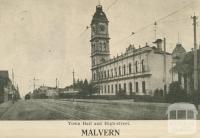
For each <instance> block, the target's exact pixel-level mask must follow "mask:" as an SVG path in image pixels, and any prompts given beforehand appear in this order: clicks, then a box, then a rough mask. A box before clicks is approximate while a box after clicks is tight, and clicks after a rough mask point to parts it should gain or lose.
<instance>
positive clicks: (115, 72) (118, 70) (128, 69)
mask: <svg viewBox="0 0 200 138" xmlns="http://www.w3.org/2000/svg"><path fill="white" fill-rule="evenodd" d="M140 65H141V66H140ZM139 66H140V67H141V70H140V71H141V72H145V71H146V70H145V65H144V60H142V61H141V63H139V62H138V61H136V62H135V72H136V73H138V72H139ZM131 73H133V67H132V64H131V63H129V64H128V66H126V65H123V66H122V67H121V66H119V67H115V68H114V69H110V70H107V71H106V70H104V71H100V72H99V73H97V74H96V73H94V74H93V80H96V79H105V78H112V77H117V76H122V75H127V74H131Z"/></svg>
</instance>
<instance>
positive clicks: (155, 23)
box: [154, 21, 157, 40]
mask: <svg viewBox="0 0 200 138" xmlns="http://www.w3.org/2000/svg"><path fill="white" fill-rule="evenodd" d="M154 33H155V34H154V37H155V40H156V38H157V22H156V21H155V22H154Z"/></svg>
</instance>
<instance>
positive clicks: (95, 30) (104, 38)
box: [90, 5, 110, 69]
mask: <svg viewBox="0 0 200 138" xmlns="http://www.w3.org/2000/svg"><path fill="white" fill-rule="evenodd" d="M108 22H109V21H108V19H107V17H106V14H105V13H104V12H103V10H102V6H101V5H98V6H96V12H95V14H94V16H93V18H92V22H91V40H90V42H91V60H92V69H93V68H94V67H96V65H98V64H101V63H103V62H105V61H107V60H109V59H110V51H109V39H110V38H109V35H108Z"/></svg>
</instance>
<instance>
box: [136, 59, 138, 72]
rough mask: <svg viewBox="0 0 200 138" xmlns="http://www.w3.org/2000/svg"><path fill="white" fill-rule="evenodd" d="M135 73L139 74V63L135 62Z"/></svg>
mask: <svg viewBox="0 0 200 138" xmlns="http://www.w3.org/2000/svg"><path fill="white" fill-rule="evenodd" d="M135 72H136V73H138V61H136V62H135Z"/></svg>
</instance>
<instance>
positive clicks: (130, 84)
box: [129, 82, 133, 94]
mask: <svg viewBox="0 0 200 138" xmlns="http://www.w3.org/2000/svg"><path fill="white" fill-rule="evenodd" d="M129 92H130V94H131V93H132V92H133V87H132V83H131V82H129Z"/></svg>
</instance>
